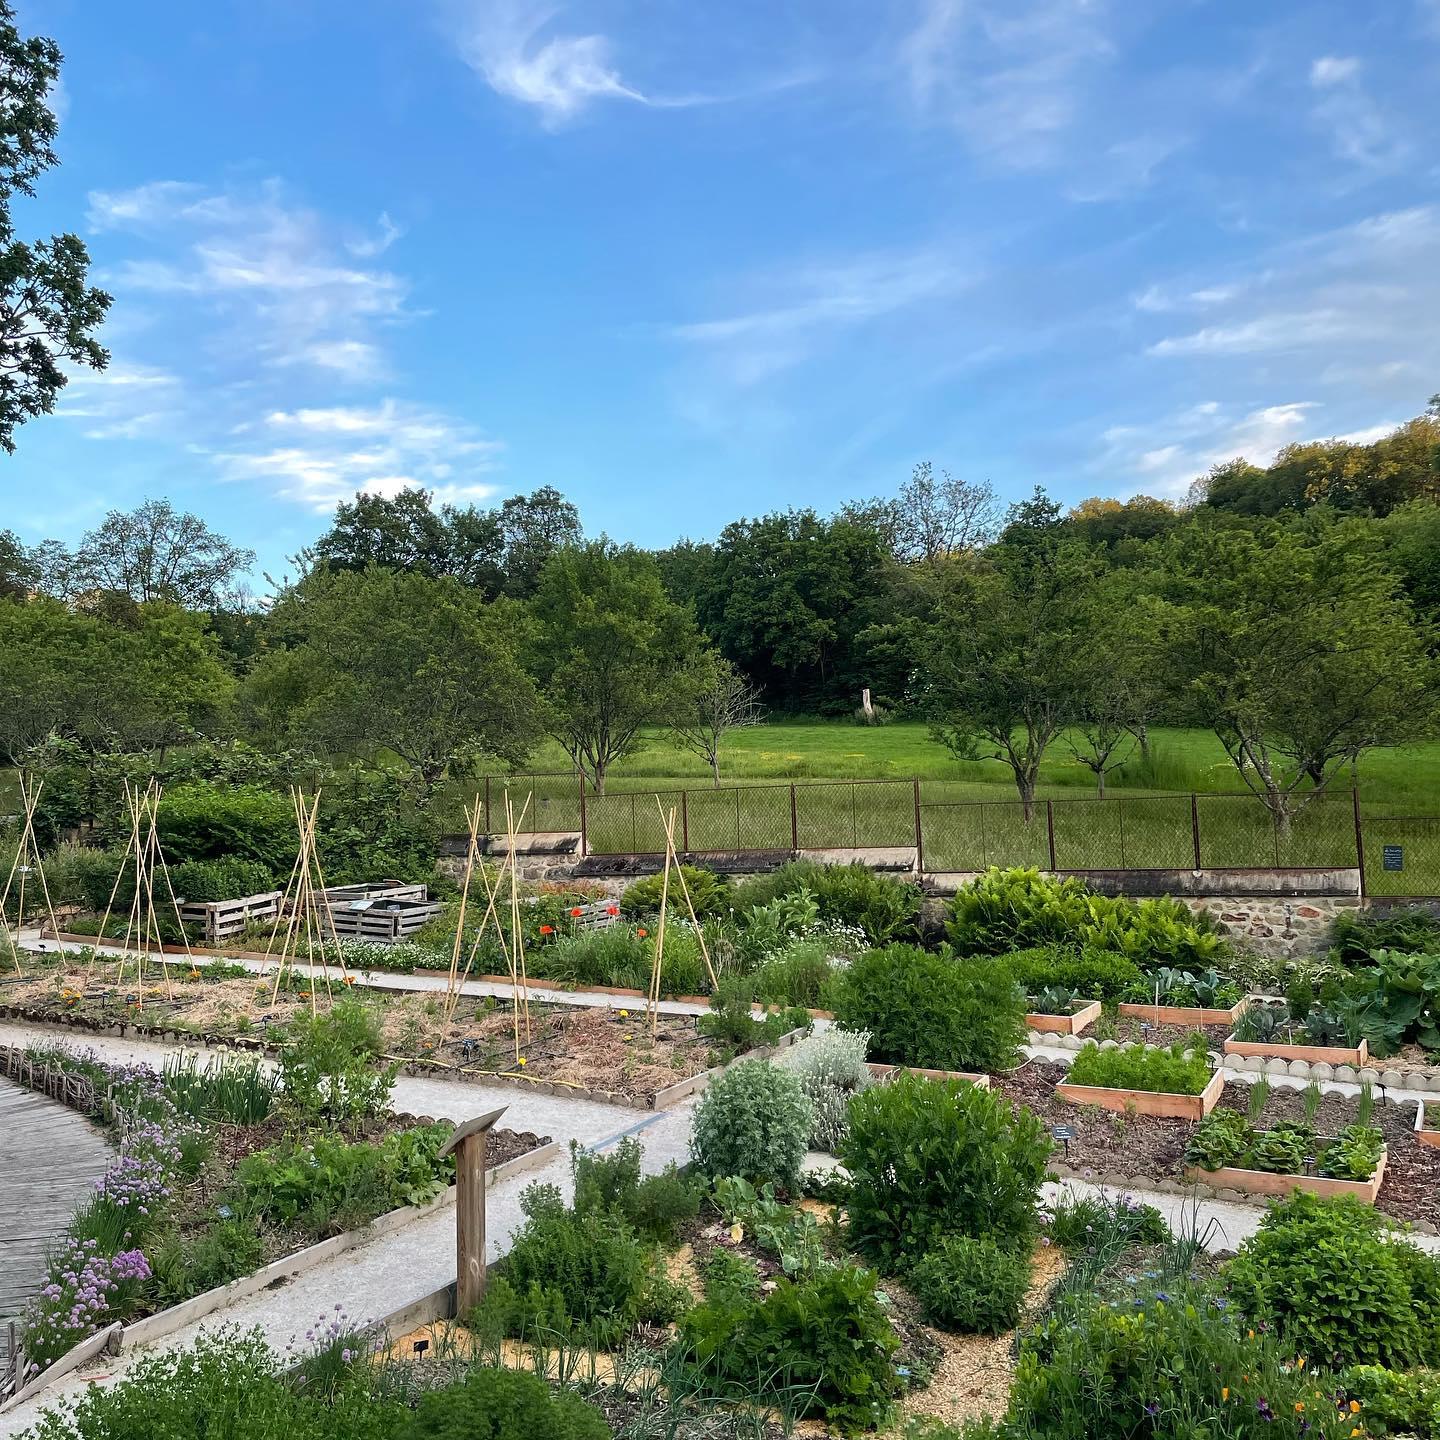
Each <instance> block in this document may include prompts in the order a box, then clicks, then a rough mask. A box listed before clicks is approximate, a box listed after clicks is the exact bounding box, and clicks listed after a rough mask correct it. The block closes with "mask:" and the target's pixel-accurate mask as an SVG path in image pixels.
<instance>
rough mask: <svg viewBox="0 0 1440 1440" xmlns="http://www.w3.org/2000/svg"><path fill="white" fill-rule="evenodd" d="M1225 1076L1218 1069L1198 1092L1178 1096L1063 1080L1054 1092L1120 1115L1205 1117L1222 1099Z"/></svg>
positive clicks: (1155, 1091) (1166, 1092) (1184, 1118)
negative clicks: (1132, 1113) (1132, 1112)
mask: <svg viewBox="0 0 1440 1440" xmlns="http://www.w3.org/2000/svg"><path fill="white" fill-rule="evenodd" d="M1224 1089H1225V1077H1224V1075H1222V1074H1221V1073H1220V1072H1219V1071H1218V1070H1217V1071H1216V1072H1215V1073H1214V1074H1213V1075H1212V1076H1211V1077H1210V1081H1209V1083H1208V1084H1207V1085H1206V1086H1205V1088H1204V1089H1203V1090H1202V1091H1201V1092H1200V1093H1199V1094H1198V1095H1177V1094H1174V1093H1173V1092H1171V1091H1166V1090H1119V1089H1114V1088H1112V1087H1110V1086H1108V1085H1072V1084H1070V1082H1069V1081H1067V1080H1062V1081H1061V1082H1060V1083H1059V1084H1058V1085H1057V1086H1056V1087H1055V1093H1056V1094H1057V1095H1058V1096H1060V1098H1061V1099H1062V1100H1068V1101H1070V1103H1071V1104H1073V1105H1098V1106H1100V1108H1101V1109H1102V1110H1114V1111H1116V1112H1117V1113H1119V1114H1124V1113H1126V1112H1127V1111H1130V1110H1133V1111H1134V1112H1135V1113H1136V1114H1137V1115H1169V1116H1171V1117H1173V1118H1175V1119H1178V1120H1203V1119H1204V1118H1205V1117H1206V1116H1207V1115H1208V1114H1209V1113H1210V1112H1211V1111H1212V1110H1213V1109H1214V1108H1215V1106H1216V1105H1217V1104H1219V1102H1220V1096H1221V1093H1222V1092H1223V1091H1224Z"/></svg>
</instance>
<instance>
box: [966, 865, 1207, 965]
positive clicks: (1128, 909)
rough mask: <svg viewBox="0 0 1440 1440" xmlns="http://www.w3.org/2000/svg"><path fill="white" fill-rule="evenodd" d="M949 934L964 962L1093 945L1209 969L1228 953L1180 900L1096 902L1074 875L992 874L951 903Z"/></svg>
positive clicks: (1102, 898)
mask: <svg viewBox="0 0 1440 1440" xmlns="http://www.w3.org/2000/svg"><path fill="white" fill-rule="evenodd" d="M946 928H947V930H948V932H949V935H950V939H951V941H952V942H953V943H954V945H955V948H956V949H957V950H959V951H960V953H961V954H962V955H1003V954H1006V953H1007V952H1009V951H1014V950H1028V949H1032V948H1034V947H1036V946H1045V945H1054V944H1061V945H1074V946H1079V947H1090V946H1093V947H1095V948H1097V949H1100V950H1113V951H1116V952H1118V953H1119V954H1122V955H1125V956H1127V957H1128V958H1129V959H1131V960H1133V961H1134V962H1135V963H1136V964H1138V965H1140V966H1141V967H1142V968H1146V967H1149V966H1154V965H1171V966H1183V967H1185V968H1187V969H1192V970H1194V969H1206V968H1208V967H1209V966H1211V965H1212V964H1214V962H1215V961H1216V960H1218V959H1219V958H1220V957H1222V956H1223V955H1225V954H1226V953H1227V950H1228V947H1227V945H1226V943H1225V941H1224V940H1223V939H1222V938H1221V937H1220V936H1219V935H1217V934H1215V932H1214V931H1213V930H1212V929H1211V928H1210V925H1209V922H1208V921H1207V920H1205V919H1204V918H1202V917H1197V916H1194V915H1192V914H1191V913H1190V911H1189V910H1187V909H1186V908H1185V906H1184V905H1182V904H1181V903H1180V901H1178V900H1172V899H1169V898H1166V899H1157V900H1129V899H1126V898H1124V897H1112V896H1109V895H1098V894H1095V893H1093V892H1092V891H1090V890H1089V889H1087V888H1086V886H1085V885H1084V884H1082V883H1081V881H1079V880H1077V879H1075V878H1074V877H1073V876H1067V877H1065V878H1064V879H1050V878H1049V877H1047V876H1043V875H1041V874H1040V872H1039V871H1038V870H1024V869H1016V870H998V869H991V870H988V871H987V872H986V873H985V874H984V875H982V876H981V877H980V878H979V879H978V880H976V881H975V882H974V883H973V884H971V885H967V886H966V887H965V888H964V889H963V890H961V891H960V892H959V894H957V895H956V896H955V899H954V901H953V902H952V904H951V909H950V919H949V921H948V922H947V925H946Z"/></svg>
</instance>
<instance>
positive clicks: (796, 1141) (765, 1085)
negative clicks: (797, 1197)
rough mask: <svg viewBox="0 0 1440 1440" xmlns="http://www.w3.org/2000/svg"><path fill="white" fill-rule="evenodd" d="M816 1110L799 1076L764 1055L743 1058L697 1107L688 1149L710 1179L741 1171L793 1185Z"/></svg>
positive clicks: (760, 1179) (754, 1179)
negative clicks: (802, 1086) (806, 1095)
mask: <svg viewBox="0 0 1440 1440" xmlns="http://www.w3.org/2000/svg"><path fill="white" fill-rule="evenodd" d="M812 1119H813V1112H812V1108H811V1105H810V1102H809V1100H807V1099H806V1098H805V1092H804V1091H803V1090H802V1089H801V1088H800V1081H799V1080H798V1079H796V1077H795V1076H794V1075H792V1074H791V1073H790V1072H789V1071H788V1070H782V1069H780V1067H779V1066H778V1065H771V1064H770V1063H769V1062H768V1061H765V1060H744V1061H741V1063H740V1064H738V1065H733V1066H731V1068H730V1069H729V1070H727V1071H726V1072H725V1073H724V1074H723V1075H721V1076H720V1078H719V1079H718V1080H716V1081H715V1082H714V1083H713V1084H711V1086H710V1087H709V1089H708V1090H706V1092H705V1094H704V1096H703V1097H702V1098H701V1100H700V1103H699V1104H698V1105H697V1106H696V1107H695V1120H694V1124H693V1126H692V1130H691V1138H690V1149H691V1153H692V1155H693V1157H694V1160H695V1164H696V1165H697V1167H698V1168H699V1169H700V1171H701V1173H702V1174H705V1175H708V1176H710V1177H711V1179H715V1180H718V1179H721V1178H723V1177H724V1176H727V1175H739V1176H742V1177H743V1178H744V1179H746V1180H749V1181H750V1182H751V1183H752V1184H755V1185H763V1184H765V1183H766V1182H767V1181H769V1182H770V1183H772V1184H775V1185H781V1186H784V1187H785V1188H787V1189H792V1188H794V1186H795V1185H796V1184H797V1183H798V1181H799V1179H800V1164H801V1161H803V1160H804V1158H805V1150H806V1147H807V1145H808V1144H809V1140H810V1125H811V1121H812Z"/></svg>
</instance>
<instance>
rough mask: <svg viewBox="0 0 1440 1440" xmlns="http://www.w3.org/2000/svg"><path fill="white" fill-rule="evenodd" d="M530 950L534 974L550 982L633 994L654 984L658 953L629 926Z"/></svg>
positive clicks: (567, 937) (564, 938)
mask: <svg viewBox="0 0 1440 1440" xmlns="http://www.w3.org/2000/svg"><path fill="white" fill-rule="evenodd" d="M538 939H543V937H537V940H538ZM527 946H528V947H530V948H527V950H526V958H527V962H528V963H529V965H530V967H531V971H532V973H534V974H536V975H544V976H545V977H546V978H547V979H550V980H560V981H565V982H567V983H569V984H571V985H616V986H619V987H620V988H622V989H630V990H644V989H647V988H648V986H649V984H650V967H651V964H652V962H653V959H654V951H653V950H652V949H651V947H650V944H649V942H648V941H647V940H645V939H644V938H643V937H642V936H639V935H637V934H636V933H635V932H634V930H632V929H631V928H630V927H629V926H628V925H610V926H607V927H605V928H604V929H599V930H582V931H580V932H579V933H578V934H575V935H561V937H560V938H559V939H558V940H556V941H554V942H553V943H551V944H545V945H541V944H538V943H533V942H528V941H527ZM447 963H448V956H447Z"/></svg>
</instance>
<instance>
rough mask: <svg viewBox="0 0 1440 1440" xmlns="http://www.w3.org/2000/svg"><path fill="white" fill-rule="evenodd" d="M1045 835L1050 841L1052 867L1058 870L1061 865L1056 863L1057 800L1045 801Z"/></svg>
mask: <svg viewBox="0 0 1440 1440" xmlns="http://www.w3.org/2000/svg"><path fill="white" fill-rule="evenodd" d="M1045 835H1046V839H1047V840H1049V842H1050V868H1051V869H1052V870H1058V869H1059V868H1060V867H1059V866H1058V865H1057V864H1056V863H1055V802H1054V801H1053V800H1047V801H1046V802H1045Z"/></svg>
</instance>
